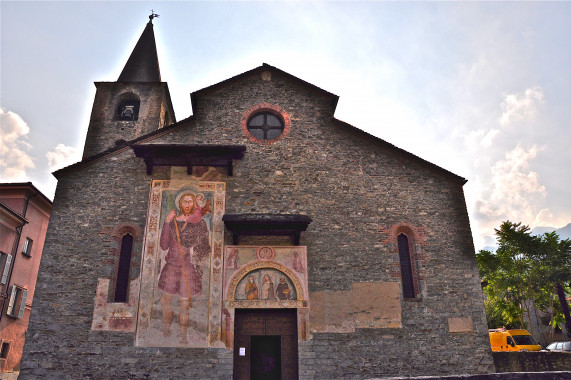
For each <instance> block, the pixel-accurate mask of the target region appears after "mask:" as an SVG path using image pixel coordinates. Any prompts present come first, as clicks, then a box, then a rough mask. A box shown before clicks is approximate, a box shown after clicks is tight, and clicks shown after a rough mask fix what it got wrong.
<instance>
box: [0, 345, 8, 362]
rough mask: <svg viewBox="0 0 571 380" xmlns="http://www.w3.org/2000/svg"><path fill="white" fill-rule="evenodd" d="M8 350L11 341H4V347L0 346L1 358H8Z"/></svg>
mask: <svg viewBox="0 0 571 380" xmlns="http://www.w3.org/2000/svg"><path fill="white" fill-rule="evenodd" d="M8 351H10V342H2V347H1V348H0V359H7V358H8Z"/></svg>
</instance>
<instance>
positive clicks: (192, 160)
mask: <svg viewBox="0 0 571 380" xmlns="http://www.w3.org/2000/svg"><path fill="white" fill-rule="evenodd" d="M131 148H132V149H133V151H134V152H135V155H136V156H137V157H140V158H142V159H143V160H145V165H146V166H147V174H148V175H151V174H152V173H153V168H154V167H155V166H186V168H187V173H188V174H189V175H191V174H192V167H193V166H214V167H223V168H227V170H228V175H230V176H231V175H232V173H233V166H232V160H241V159H242V158H243V157H244V152H245V151H246V146H245V145H210V144H138V145H132V146H131Z"/></svg>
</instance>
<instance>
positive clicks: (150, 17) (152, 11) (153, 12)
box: [149, 9, 159, 24]
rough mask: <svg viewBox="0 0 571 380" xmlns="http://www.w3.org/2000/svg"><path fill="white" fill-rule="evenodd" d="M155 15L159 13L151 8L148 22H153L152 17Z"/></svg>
mask: <svg viewBox="0 0 571 380" xmlns="http://www.w3.org/2000/svg"><path fill="white" fill-rule="evenodd" d="M155 17H159V15H158V14H156V13H155V11H154V10H152V9H151V15H150V16H149V22H150V23H151V24H152V23H153V19H154V18H155Z"/></svg>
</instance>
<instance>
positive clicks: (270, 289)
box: [262, 274, 276, 300]
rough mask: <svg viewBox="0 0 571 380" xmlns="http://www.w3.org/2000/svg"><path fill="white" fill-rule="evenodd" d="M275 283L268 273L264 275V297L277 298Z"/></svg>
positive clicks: (266, 298) (268, 298)
mask: <svg viewBox="0 0 571 380" xmlns="http://www.w3.org/2000/svg"><path fill="white" fill-rule="evenodd" d="M275 298H276V296H275V292H274V283H273V282H272V280H271V279H270V276H268V275H267V274H265V275H264V282H263V283H262V299H263V300H273V299H275Z"/></svg>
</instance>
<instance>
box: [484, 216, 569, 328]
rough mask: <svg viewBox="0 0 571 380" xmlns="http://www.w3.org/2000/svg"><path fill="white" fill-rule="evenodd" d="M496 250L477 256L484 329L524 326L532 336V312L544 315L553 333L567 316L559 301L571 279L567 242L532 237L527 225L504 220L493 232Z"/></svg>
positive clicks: (550, 236)
mask: <svg viewBox="0 0 571 380" xmlns="http://www.w3.org/2000/svg"><path fill="white" fill-rule="evenodd" d="M495 232H496V237H497V241H498V249H497V251H496V252H491V251H487V250H481V251H479V252H478V253H477V255H476V258H477V261H478V268H479V270H480V276H481V278H482V280H483V281H484V283H485V284H487V285H486V286H485V287H484V293H485V295H486V296H487V299H486V301H485V306H486V314H487V316H488V326H489V327H490V328H495V327H499V326H506V327H512V328H514V327H519V328H527V329H529V330H530V332H531V333H532V335H533V334H534V331H533V324H532V323H531V321H532V318H533V317H536V316H535V314H534V313H533V308H535V309H537V310H540V311H542V312H544V313H546V314H547V315H549V317H550V321H549V324H550V325H551V327H552V333H553V329H554V328H555V327H557V326H559V325H561V324H562V322H563V321H566V325H567V333H568V334H569V333H570V332H571V317H570V316H569V309H568V305H567V301H566V299H565V291H566V290H567V291H569V282H570V281H571V240H569V239H565V240H560V239H559V236H558V235H557V234H556V233H555V232H552V233H546V234H544V235H542V236H533V235H531V233H530V230H529V227H528V226H525V225H521V223H512V222H510V221H505V222H503V223H502V224H501V226H500V227H499V228H498V229H496V230H495Z"/></svg>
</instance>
